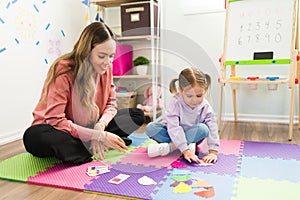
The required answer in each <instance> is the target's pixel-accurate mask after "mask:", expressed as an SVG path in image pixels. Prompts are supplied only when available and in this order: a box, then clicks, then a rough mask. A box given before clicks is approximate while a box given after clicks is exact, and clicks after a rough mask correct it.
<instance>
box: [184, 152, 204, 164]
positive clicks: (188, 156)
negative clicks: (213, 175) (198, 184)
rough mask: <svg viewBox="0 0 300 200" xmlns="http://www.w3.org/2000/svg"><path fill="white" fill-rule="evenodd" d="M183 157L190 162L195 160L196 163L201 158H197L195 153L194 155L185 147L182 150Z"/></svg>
mask: <svg viewBox="0 0 300 200" xmlns="http://www.w3.org/2000/svg"><path fill="white" fill-rule="evenodd" d="M183 157H184V158H185V159H186V160H187V161H189V162H190V163H191V162H192V161H194V162H196V163H201V160H200V159H199V158H198V156H197V155H195V154H194V153H193V152H192V151H191V150H189V149H187V150H185V151H184V152H183Z"/></svg>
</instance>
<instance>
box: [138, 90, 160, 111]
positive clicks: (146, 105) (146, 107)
mask: <svg viewBox="0 0 300 200" xmlns="http://www.w3.org/2000/svg"><path fill="white" fill-rule="evenodd" d="M144 98H145V101H144V102H143V105H142V104H137V106H136V107H137V108H139V109H141V110H143V111H146V112H151V111H152V108H153V94H152V85H150V86H148V87H147V88H146V89H145V91H144ZM156 104H157V108H162V107H163V103H162V100H161V87H160V86H157V102H156Z"/></svg>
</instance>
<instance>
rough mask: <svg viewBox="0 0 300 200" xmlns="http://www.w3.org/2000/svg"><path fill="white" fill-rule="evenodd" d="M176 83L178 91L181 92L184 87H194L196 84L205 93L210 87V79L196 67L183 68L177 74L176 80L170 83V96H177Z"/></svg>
mask: <svg viewBox="0 0 300 200" xmlns="http://www.w3.org/2000/svg"><path fill="white" fill-rule="evenodd" d="M176 81H178V86H179V89H180V90H183V88H184V87H186V86H191V87H194V86H195V85H196V84H198V85H199V86H200V87H203V88H204V89H205V91H207V90H208V89H209V87H210V85H211V77H210V76H209V75H208V74H205V73H203V72H202V71H200V70H199V69H198V68H196V67H191V68H185V69H184V70H182V71H181V72H180V74H179V77H178V78H174V79H172V80H171V81H170V85H169V90H170V92H171V93H172V94H178V91H177V87H176V84H175V83H176Z"/></svg>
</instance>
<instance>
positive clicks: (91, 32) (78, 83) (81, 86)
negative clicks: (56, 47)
mask: <svg viewBox="0 0 300 200" xmlns="http://www.w3.org/2000/svg"><path fill="white" fill-rule="evenodd" d="M108 39H114V40H115V36H114V34H113V32H112V31H111V30H110V28H109V27H108V26H107V25H106V24H104V23H101V22H93V23H91V24H89V25H88V26H87V27H85V29H84V30H83V31H82V33H81V35H80V37H79V39H78V40H77V42H76V43H75V45H74V47H73V50H72V51H71V52H69V53H66V54H64V55H62V56H61V57H59V58H57V59H56V60H55V61H54V62H53V64H52V65H51V66H50V69H49V71H48V74H47V78H46V81H45V84H46V90H45V91H43V100H44V102H46V101H47V96H48V93H49V86H50V85H51V84H53V83H54V82H55V80H56V78H57V77H59V76H60V75H63V74H66V73H68V72H71V71H72V72H73V73H74V80H73V81H74V85H75V89H76V91H77V95H78V96H79V97H80V101H81V103H82V105H83V106H85V107H86V108H87V110H88V111H90V112H91V113H90V114H91V115H92V114H93V112H92V110H94V108H95V107H96V105H95V102H94V96H95V76H94V68H93V67H92V66H91V64H90V62H89V55H90V52H91V51H92V49H93V48H94V47H95V46H96V45H98V44H101V43H103V42H105V41H107V40H108ZM61 60H70V61H71V62H70V63H69V64H67V65H66V66H64V69H62V70H59V71H58V70H57V65H58V63H59V62H60V61H61ZM90 117H91V118H93V117H94V116H90Z"/></svg>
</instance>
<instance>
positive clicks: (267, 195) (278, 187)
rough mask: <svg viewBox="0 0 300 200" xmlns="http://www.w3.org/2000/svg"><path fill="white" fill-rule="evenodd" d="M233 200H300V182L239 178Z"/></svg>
mask: <svg viewBox="0 0 300 200" xmlns="http://www.w3.org/2000/svg"><path fill="white" fill-rule="evenodd" d="M235 186H236V190H235V191H234V195H235V197H234V198H232V199H231V200H253V199H255V200H266V199H272V200H285V199H299V192H298V191H299V188H300V182H298V183H294V182H289V181H275V180H272V179H258V178H245V177H239V178H237V181H236V185H235Z"/></svg>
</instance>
